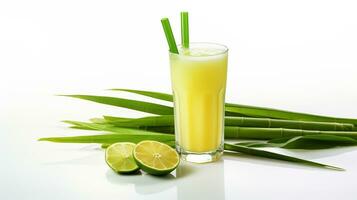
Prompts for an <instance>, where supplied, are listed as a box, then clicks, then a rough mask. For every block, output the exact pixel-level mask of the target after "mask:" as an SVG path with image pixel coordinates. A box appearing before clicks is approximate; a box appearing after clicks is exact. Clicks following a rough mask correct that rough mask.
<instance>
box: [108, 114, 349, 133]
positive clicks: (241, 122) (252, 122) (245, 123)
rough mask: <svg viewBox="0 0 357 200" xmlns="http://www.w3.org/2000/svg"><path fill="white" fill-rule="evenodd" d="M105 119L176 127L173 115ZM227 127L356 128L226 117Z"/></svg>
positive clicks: (120, 123) (123, 124)
mask: <svg viewBox="0 0 357 200" xmlns="http://www.w3.org/2000/svg"><path fill="white" fill-rule="evenodd" d="M104 119H105V120H106V121H107V122H108V123H110V124H114V125H116V126H120V127H134V128H139V127H159V126H174V116H173V115H162V116H150V117H142V118H121V117H120V118H118V117H112V116H104ZM225 126H239V127H260V128H289V129H303V130H320V131H352V130H353V128H354V126H353V125H352V124H346V123H335V122H310V121H299V120H281V119H269V118H252V117H225ZM149 129H150V128H149ZM149 129H148V130H149Z"/></svg>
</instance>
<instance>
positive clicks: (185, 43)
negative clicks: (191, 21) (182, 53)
mask: <svg viewBox="0 0 357 200" xmlns="http://www.w3.org/2000/svg"><path fill="white" fill-rule="evenodd" d="M181 44H182V47H183V48H187V49H188V48H190V36H189V25H188V12H181Z"/></svg>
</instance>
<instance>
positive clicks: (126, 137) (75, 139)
mask: <svg viewBox="0 0 357 200" xmlns="http://www.w3.org/2000/svg"><path fill="white" fill-rule="evenodd" d="M143 140H156V141H159V142H168V141H174V140H175V136H174V135H168V134H160V135H157V134H140V133H137V134H133V133H130V134H101V135H84V136H71V137H48V138H40V139H39V141H49V142H59V143H105V144H112V143H116V142H133V143H138V142H141V141H143Z"/></svg>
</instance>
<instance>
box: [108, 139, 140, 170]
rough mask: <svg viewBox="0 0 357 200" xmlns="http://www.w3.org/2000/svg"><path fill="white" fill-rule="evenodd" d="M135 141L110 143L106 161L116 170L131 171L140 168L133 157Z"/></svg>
mask: <svg viewBox="0 0 357 200" xmlns="http://www.w3.org/2000/svg"><path fill="white" fill-rule="evenodd" d="M134 148H135V144H134V143H130V142H119V143H115V144H112V145H110V146H109V147H108V148H107V149H106V151H105V161H106V162H107V164H108V165H109V167H110V168H112V169H113V170H114V171H115V172H118V173H131V172H135V171H136V170H138V169H139V167H138V165H136V163H135V160H134V158H133V150H134Z"/></svg>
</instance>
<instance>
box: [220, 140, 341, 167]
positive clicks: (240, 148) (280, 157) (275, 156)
mask: <svg viewBox="0 0 357 200" xmlns="http://www.w3.org/2000/svg"><path fill="white" fill-rule="evenodd" d="M224 149H225V150H226V151H233V152H239V153H244V154H248V155H253V156H258V157H263V158H270V159H275V160H283V161H289V162H295V163H300V164H304V165H309V166H315V167H322V168H326V169H332V170H338V171H344V169H342V168H339V167H335V166H331V165H326V164H322V163H317V162H313V161H309V160H304V159H301V158H296V157H292V156H287V155H283V154H279V153H274V152H270V151H264V150H260V149H254V148H250V147H245V146H240V145H234V144H229V143H225V144H224Z"/></svg>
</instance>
